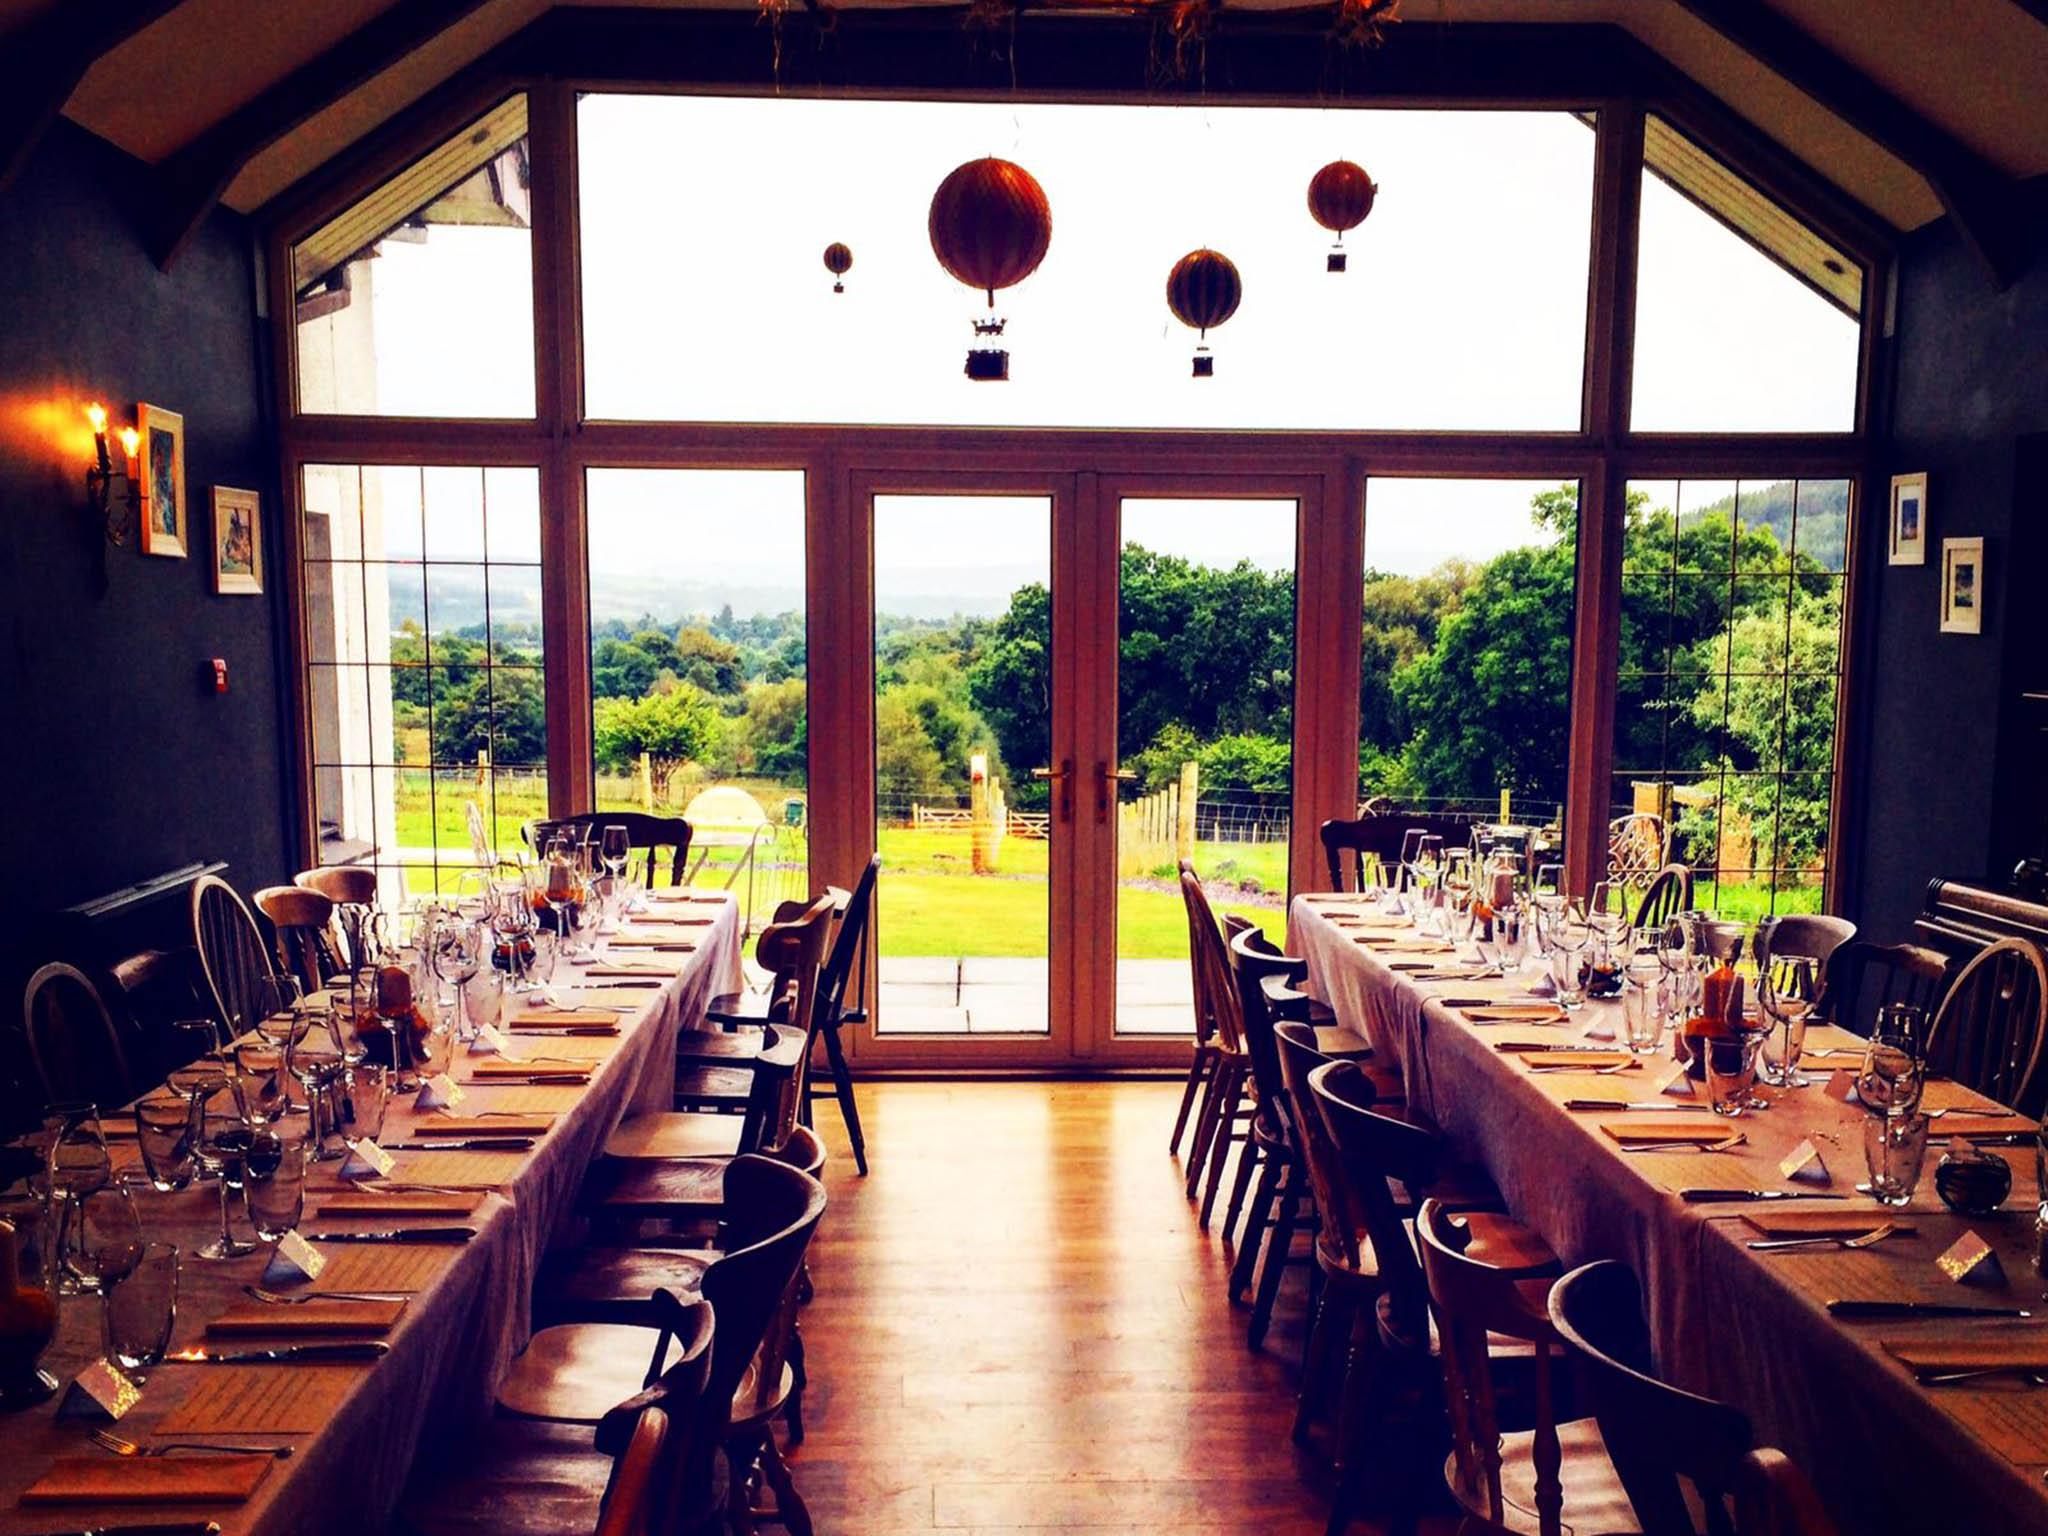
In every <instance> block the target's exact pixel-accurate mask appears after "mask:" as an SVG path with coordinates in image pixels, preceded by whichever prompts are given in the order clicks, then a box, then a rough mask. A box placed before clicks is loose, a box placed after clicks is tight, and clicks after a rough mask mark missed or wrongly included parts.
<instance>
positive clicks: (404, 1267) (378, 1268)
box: [306, 1243, 462, 1296]
mask: <svg viewBox="0 0 2048 1536" xmlns="http://www.w3.org/2000/svg"><path fill="white" fill-rule="evenodd" d="M461 1252H462V1249H461V1248H459V1247H456V1246H455V1245H453V1244H447V1245H442V1244H436V1243H335V1244H333V1245H331V1246H330V1248H329V1249H328V1250H327V1267H326V1268H325V1269H324V1270H322V1271H321V1272H320V1278H319V1279H318V1280H315V1281H314V1282H313V1283H312V1284H311V1285H309V1286H307V1287H306V1293H309V1294H311V1295H314V1296H318V1295H320V1294H321V1293H323V1292H326V1291H398V1292H407V1291H424V1290H425V1289H427V1287H428V1286H430V1285H432V1284H433V1283H434V1282H435V1281H436V1280H438V1279H440V1278H441V1272H442V1271H443V1270H445V1269H446V1268H447V1267H448V1266H449V1265H450V1264H452V1263H454V1262H455V1256H456V1255H457V1254H459V1253H461Z"/></svg>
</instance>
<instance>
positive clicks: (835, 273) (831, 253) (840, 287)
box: [824, 240, 853, 293]
mask: <svg viewBox="0 0 2048 1536" xmlns="http://www.w3.org/2000/svg"><path fill="white" fill-rule="evenodd" d="M824 259H825V270H826V271H827V272H830V273H831V274H832V291H833V292H834V293H844V292H846V283H845V281H844V279H845V277H846V274H847V273H849V272H851V271H852V270H853V251H852V249H851V248H850V247H848V246H847V245H846V244H845V243H844V242H842V241H838V240H834V241H833V242H832V243H831V244H830V245H828V246H826V247H825V258H824Z"/></svg>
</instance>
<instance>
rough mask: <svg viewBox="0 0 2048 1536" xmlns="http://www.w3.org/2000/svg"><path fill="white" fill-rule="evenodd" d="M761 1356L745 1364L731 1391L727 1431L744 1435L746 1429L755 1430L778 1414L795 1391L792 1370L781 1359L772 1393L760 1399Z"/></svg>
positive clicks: (794, 1375) (794, 1371)
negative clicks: (780, 1371)
mask: <svg viewBox="0 0 2048 1536" xmlns="http://www.w3.org/2000/svg"><path fill="white" fill-rule="evenodd" d="M760 1384H761V1357H760V1356H759V1355H756V1356H755V1357H754V1358H753V1359H751V1360H749V1361H748V1362H747V1369H746V1374H745V1375H743V1376H741V1377H740V1384H739V1385H738V1386H737V1387H735V1388H734V1389H733V1394H732V1418H731V1421H730V1423H729V1424H728V1426H727V1427H728V1429H729V1430H730V1431H732V1432H734V1433H736V1434H744V1433H745V1432H746V1431H748V1430H750V1429H759V1428H761V1427H762V1426H763V1425H765V1424H768V1423H769V1422H771V1421H772V1420H774V1419H775V1418H776V1417H777V1416H778V1415H780V1414H781V1412H782V1410H783V1408H784V1406H785V1405H787V1403H788V1402H789V1394H790V1393H792V1392H794V1391H795V1390H796V1370H795V1368H794V1367H793V1366H791V1365H790V1363H789V1362H788V1361H787V1360H785V1361H783V1362H782V1376H781V1378H780V1379H779V1380H778V1381H777V1382H776V1384H775V1390H774V1391H773V1392H771V1393H769V1394H768V1395H767V1396H766V1397H762V1396H760Z"/></svg>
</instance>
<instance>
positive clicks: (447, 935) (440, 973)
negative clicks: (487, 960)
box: [433, 916, 484, 1041]
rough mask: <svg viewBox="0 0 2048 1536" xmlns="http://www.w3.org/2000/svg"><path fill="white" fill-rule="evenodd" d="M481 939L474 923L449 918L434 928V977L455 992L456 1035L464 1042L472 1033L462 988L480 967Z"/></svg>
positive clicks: (478, 929) (480, 931)
mask: <svg viewBox="0 0 2048 1536" xmlns="http://www.w3.org/2000/svg"><path fill="white" fill-rule="evenodd" d="M483 954H484V936H483V931H482V929H481V928H480V927H479V926H478V925H477V924H475V923H471V922H466V921H464V920H463V919H461V918H460V917H454V916H451V917H449V918H448V919H446V920H445V921H443V922H441V923H440V924H439V925H437V926H436V927H435V929H434V950H433V965H434V974H435V975H436V976H437V977H439V978H440V979H441V980H442V981H444V982H446V983H448V985H449V986H451V987H453V988H454V989H455V1033H456V1036H457V1038H458V1039H461V1040H464V1041H467V1040H469V1039H470V1038H471V1035H472V1034H473V1031H472V1030H471V1028H470V1025H469V1010H468V1009H467V1007H466V1006H465V1005H464V1001H463V988H464V987H465V986H466V985H467V984H468V983H469V981H470V979H471V978H472V977H474V976H475V975H476V973H477V971H478V970H480V969H481V968H482V966H483Z"/></svg>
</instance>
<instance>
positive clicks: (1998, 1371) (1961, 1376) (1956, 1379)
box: [1913, 1365, 2048, 1387]
mask: <svg viewBox="0 0 2048 1536" xmlns="http://www.w3.org/2000/svg"><path fill="white" fill-rule="evenodd" d="M1986 1376H2011V1377H2015V1378H2017V1379H2018V1380H2019V1382H2020V1383H2021V1384H2022V1385H2024V1386H2029V1387H2048V1375H2044V1374H2043V1373H2042V1372H2040V1371H2037V1370H2034V1369H2032V1368H2031V1367H2029V1366H2024V1365H1980V1366H1976V1367H1973V1368H1972V1369H1970V1370H1967V1371H1931V1370H1919V1371H1915V1372H1914V1373H1913V1379H1914V1380H1915V1381H1917V1382H1919V1383H1920V1385H1921V1386H1923V1387H1955V1386H1961V1385H1963V1384H1964V1383H1965V1382H1971V1381H1979V1380H1982V1379H1983V1378H1984V1377H1986Z"/></svg>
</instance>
